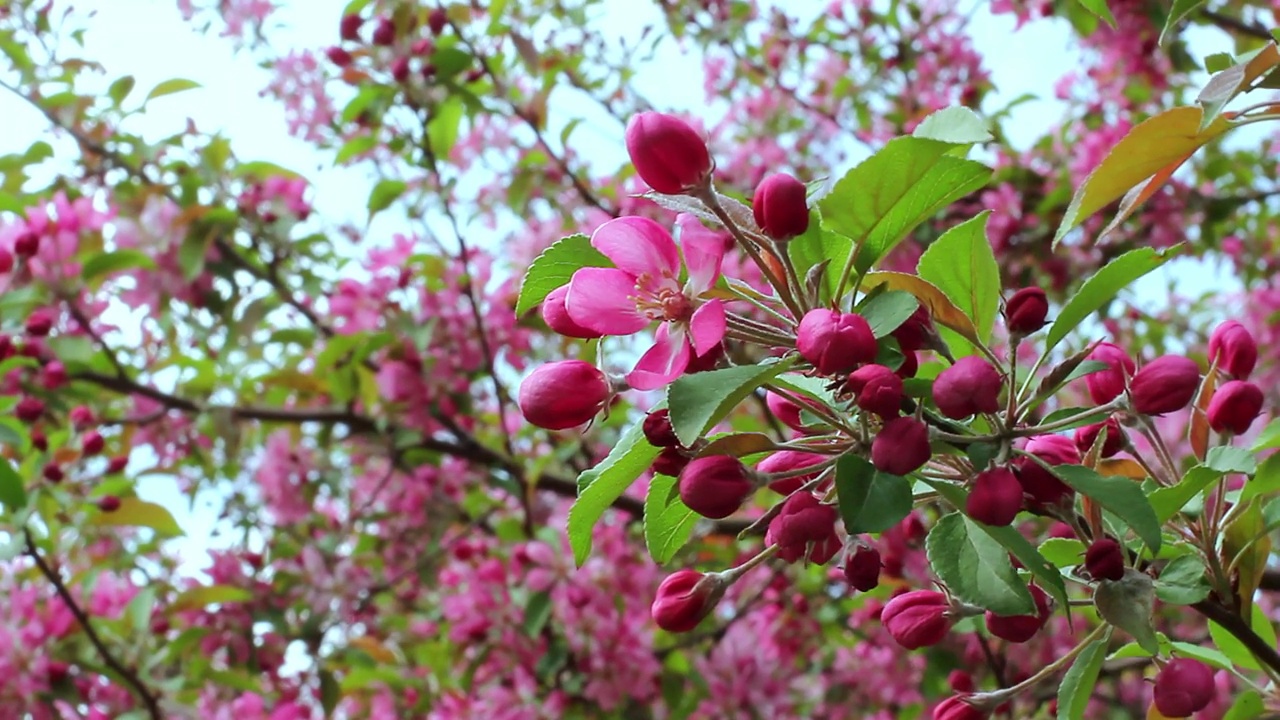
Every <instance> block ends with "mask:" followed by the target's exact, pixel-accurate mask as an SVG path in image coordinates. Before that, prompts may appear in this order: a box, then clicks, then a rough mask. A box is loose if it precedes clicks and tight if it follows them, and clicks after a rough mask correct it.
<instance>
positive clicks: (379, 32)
mask: <svg viewBox="0 0 1280 720" xmlns="http://www.w3.org/2000/svg"><path fill="white" fill-rule="evenodd" d="M395 41H396V25H395V23H394V22H392V21H391V18H386V17H382V18H378V26H377V27H376V28H374V29H373V44H374V45H382V46H387V45H390V44H392V43H394V42H395Z"/></svg>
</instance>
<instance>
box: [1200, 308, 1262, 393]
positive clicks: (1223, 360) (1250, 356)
mask: <svg viewBox="0 0 1280 720" xmlns="http://www.w3.org/2000/svg"><path fill="white" fill-rule="evenodd" d="M1214 361H1217V363H1218V369H1219V370H1221V371H1222V372H1224V373H1226V374H1228V375H1230V376H1232V377H1234V378H1235V379H1237V380H1248V379H1249V375H1250V374H1251V373H1252V372H1253V367H1254V365H1256V364H1257V363H1258V343H1257V341H1256V340H1254V339H1253V335H1252V334H1251V333H1250V332H1249V330H1248V329H1247V328H1246V327H1245V326H1244V325H1241V324H1240V323H1238V322H1236V321H1235V320H1228V321H1226V322H1224V323H1222V324H1221V325H1219V326H1218V327H1217V328H1216V329H1215V330H1214V331H1213V334H1212V335H1210V336H1209V362H1214Z"/></svg>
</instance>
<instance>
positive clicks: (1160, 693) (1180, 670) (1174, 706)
mask: <svg viewBox="0 0 1280 720" xmlns="http://www.w3.org/2000/svg"><path fill="white" fill-rule="evenodd" d="M1216 691H1217V686H1216V684H1215V683H1214V681H1213V668H1211V667H1209V666H1208V665H1205V664H1204V663H1202V662H1200V661H1199V660H1194V659H1192V658H1174V659H1172V660H1170V661H1169V662H1167V663H1165V666H1164V667H1163V668H1161V670H1160V674H1159V675H1156V685H1155V689H1154V690H1153V691H1152V698H1153V699H1154V700H1155V705H1156V709H1157V710H1159V711H1160V714H1161V715H1164V716H1166V717H1171V718H1185V717H1191V716H1192V715H1194V714H1195V713H1198V712H1200V711H1201V710H1203V709H1204V708H1205V707H1206V706H1207V705H1208V704H1209V703H1211V702H1213V696H1214V695H1215V694H1216Z"/></svg>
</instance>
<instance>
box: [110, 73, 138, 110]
mask: <svg viewBox="0 0 1280 720" xmlns="http://www.w3.org/2000/svg"><path fill="white" fill-rule="evenodd" d="M135 83H136V81H135V80H134V79H133V76H132V75H125V76H124V77H122V78H117V79H116V81H115V82H113V83H111V87H109V88H107V97H109V98H111V102H112V103H113V104H115V106H116V107H119V106H120V103H122V102H124V99H125V98H126V97H128V96H129V93H130V91H132V90H133V86H134V84H135Z"/></svg>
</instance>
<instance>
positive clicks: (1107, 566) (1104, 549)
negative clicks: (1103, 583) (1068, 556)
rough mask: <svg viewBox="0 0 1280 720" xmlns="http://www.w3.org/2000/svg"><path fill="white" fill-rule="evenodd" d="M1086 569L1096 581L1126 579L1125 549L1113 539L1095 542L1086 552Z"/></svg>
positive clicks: (1102, 539)
mask: <svg viewBox="0 0 1280 720" xmlns="http://www.w3.org/2000/svg"><path fill="white" fill-rule="evenodd" d="M1084 569H1085V570H1086V571H1088V573H1089V577H1092V578H1093V579H1094V580H1120V579H1122V578H1123V577H1124V549H1123V548H1121V547H1120V543H1118V542H1116V541H1115V540H1112V539H1111V538H1101V539H1099V540H1094V541H1093V544H1091V545H1089V549H1088V550H1085V552H1084Z"/></svg>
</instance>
